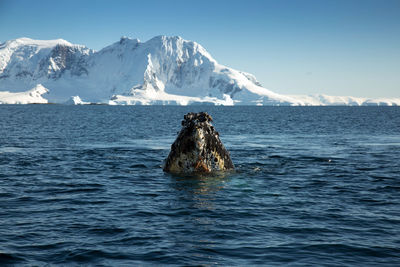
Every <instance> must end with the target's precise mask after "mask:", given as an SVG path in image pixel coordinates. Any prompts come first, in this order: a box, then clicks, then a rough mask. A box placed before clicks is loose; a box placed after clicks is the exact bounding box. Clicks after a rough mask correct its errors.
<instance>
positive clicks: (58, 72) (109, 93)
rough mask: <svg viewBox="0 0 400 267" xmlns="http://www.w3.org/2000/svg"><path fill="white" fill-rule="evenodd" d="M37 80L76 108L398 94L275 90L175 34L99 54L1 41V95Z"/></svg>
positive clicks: (335, 101) (353, 100)
mask: <svg viewBox="0 0 400 267" xmlns="http://www.w3.org/2000/svg"><path fill="white" fill-rule="evenodd" d="M36 84H43V86H45V87H47V88H51V90H50V92H49V93H48V95H46V98H47V99H48V101H50V102H52V103H70V104H74V105H75V104H88V103H108V104H112V105H135V104H140V105H152V104H162V105H167V104H171V105H190V104H212V105H296V106H298V105H400V99H399V98H380V99H369V98H357V97H351V96H327V95H308V96H305V95H282V94H278V93H275V92H273V91H271V90H269V89H266V88H264V87H263V86H262V85H261V84H260V83H259V82H258V81H257V79H256V77H255V76H254V75H252V74H250V73H246V72H243V71H238V70H234V69H232V68H229V67H227V66H224V65H222V64H219V63H218V62H217V61H216V60H215V59H214V58H213V57H212V56H211V55H210V54H209V53H208V52H207V51H206V49H205V48H203V47H202V46H201V45H200V44H198V43H196V42H193V41H188V40H185V39H183V38H181V37H179V36H173V37H167V36H156V37H154V38H152V39H150V40H148V41H147V42H141V41H140V40H138V39H131V38H128V37H121V39H120V40H119V41H118V42H115V43H114V44H111V45H109V46H107V47H105V48H103V49H101V50H100V51H94V50H92V49H89V48H87V47H85V46H82V45H74V44H71V43H69V42H67V41H65V40H63V39H57V40H47V41H45V40H33V39H29V38H19V39H15V40H10V41H7V42H5V43H3V44H0V93H1V96H2V98H1V99H3V98H4V97H5V96H6V95H8V96H11V94H14V96H13V97H14V98H13V99H14V102H18V103H25V100H24V99H25V93H26V92H25V91H26V90H27V89H28V88H32V87H34V86H35V85H36ZM5 90H12V91H11V92H8V91H6V92H4V91H5ZM2 91H3V92H2ZM17 93H18V94H19V96H21V97H22V98H21V100H16V99H15V97H16V96H17V95H15V94H17ZM81 98H83V99H85V101H82V99H81ZM10 99H11V98H10Z"/></svg>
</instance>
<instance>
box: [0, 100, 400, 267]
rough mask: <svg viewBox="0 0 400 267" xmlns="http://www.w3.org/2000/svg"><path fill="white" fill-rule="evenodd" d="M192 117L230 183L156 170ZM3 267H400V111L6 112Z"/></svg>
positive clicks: (1, 156)
mask: <svg viewBox="0 0 400 267" xmlns="http://www.w3.org/2000/svg"><path fill="white" fill-rule="evenodd" d="M190 111H207V112H209V113H210V114H211V115H212V116H213V118H214V126H215V127H216V129H217V130H218V131H219V133H220V137H221V140H222V141H223V143H224V144H225V146H226V147H227V149H228V150H229V151H230V153H231V157H232V160H233V162H234V164H235V165H236V169H237V170H236V172H235V173H232V174H229V175H225V176H222V175H219V176H214V177H207V176H202V177H186V178H185V177H177V176H173V175H170V174H166V173H164V172H163V171H162V168H161V166H162V162H163V160H164V159H165V158H166V156H167V155H168V153H169V148H170V145H171V144H172V142H173V141H174V139H175V137H176V134H177V132H178V131H179V130H180V122H181V120H182V119H183V115H184V114H186V113H187V112H190ZM0 265H1V266H5V265H16V266H32V265H38V266H42V265H50V266H56V265H75V266H76V265H79V266H94V265H95V266H148V265H156V266H165V265H172V266H187V265H191V266H193V265H195V266H214V265H222V266H254V265H268V266H282V265H289V266H310V265H317V266H352V265H356V266H376V265H378V266H399V265H400V108H398V107H212V106H190V107H162V106H148V107H145V106H125V107H124V106H61V105H16V106H13V105H0Z"/></svg>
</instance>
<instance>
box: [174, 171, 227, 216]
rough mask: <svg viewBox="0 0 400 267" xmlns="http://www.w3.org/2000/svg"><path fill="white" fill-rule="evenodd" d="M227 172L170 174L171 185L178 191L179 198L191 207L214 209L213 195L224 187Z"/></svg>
mask: <svg viewBox="0 0 400 267" xmlns="http://www.w3.org/2000/svg"><path fill="white" fill-rule="evenodd" d="M228 179H229V173H222V172H221V173H213V174H208V175H207V174H197V175H190V176H189V175H187V176H175V175H171V183H172V187H173V188H174V189H175V190H177V191H179V193H180V194H178V195H179V198H180V200H182V201H185V202H186V204H189V205H190V207H192V208H197V209H206V210H214V209H215V204H214V202H215V196H216V193H217V192H218V191H220V190H221V189H223V188H224V186H225V183H226V182H227V181H228Z"/></svg>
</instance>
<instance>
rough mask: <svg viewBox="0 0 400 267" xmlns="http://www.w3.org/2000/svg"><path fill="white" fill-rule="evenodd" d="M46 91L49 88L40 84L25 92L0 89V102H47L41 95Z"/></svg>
mask: <svg viewBox="0 0 400 267" xmlns="http://www.w3.org/2000/svg"><path fill="white" fill-rule="evenodd" d="M48 92H49V90H48V89H47V88H45V87H44V86H43V85H41V84H38V85H36V86H35V87H34V88H32V89H31V90H29V91H26V92H19V93H10V92H8V91H0V104H47V103H48V100H47V99H45V98H43V97H42V95H43V94H45V93H48Z"/></svg>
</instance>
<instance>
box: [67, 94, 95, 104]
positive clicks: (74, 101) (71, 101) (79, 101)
mask: <svg viewBox="0 0 400 267" xmlns="http://www.w3.org/2000/svg"><path fill="white" fill-rule="evenodd" d="M65 104H66V105H90V104H91V103H90V102H85V101H83V100H82V99H81V98H80V97H79V96H72V97H71V98H70V99H69V100H68V101H67V102H65Z"/></svg>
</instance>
